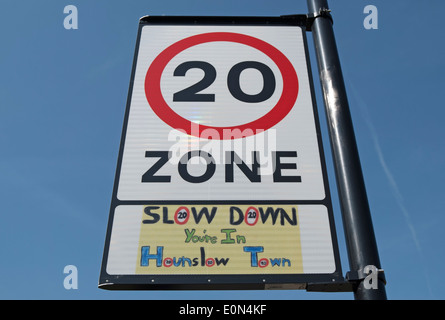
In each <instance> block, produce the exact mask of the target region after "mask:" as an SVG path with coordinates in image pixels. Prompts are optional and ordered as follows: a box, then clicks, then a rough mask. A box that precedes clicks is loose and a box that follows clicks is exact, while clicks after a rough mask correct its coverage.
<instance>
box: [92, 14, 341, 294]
mask: <svg viewBox="0 0 445 320" xmlns="http://www.w3.org/2000/svg"><path fill="white" fill-rule="evenodd" d="M306 22H307V17H306V15H302V16H292V17H272V18H268V17H251V18H246V17H144V18H141V20H140V25H139V33H138V40H137V45H136V50H135V58H134V64H133V70H132V76H131V82H130V89H129V95H128V101H127V109H126V113H125V120H124V127H123V133H122V140H121V147H120V151H119V159H118V165H117V170H116V178H115V186H114V189H113V196H112V203H111V208H110V218H109V224H108V230H107V236H106V241H105V249H104V257H103V263H102V269H101V275H100V280H99V287H100V288H104V289H173V290H177V289H276V288H278V289H286V288H289V289H292V288H293V289H304V288H307V287H308V284H317V283H320V284H326V283H329V284H333V283H339V284H341V283H344V279H343V276H342V272H341V267H340V260H339V254H338V247H337V239H336V232H335V227H334V220H333V214H332V205H331V199H330V192H329V188H328V181H327V174H326V166H325V162H324V154H323V148H322V143H321V135H320V128H319V123H318V114H317V108H316V106H315V100H314V93H313V86H312V78H311V72H310V67H309V66H310V63H309V58H308V53H307V48H306V35H305V31H306Z"/></svg>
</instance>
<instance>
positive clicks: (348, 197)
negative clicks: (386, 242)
mask: <svg viewBox="0 0 445 320" xmlns="http://www.w3.org/2000/svg"><path fill="white" fill-rule="evenodd" d="M307 4H308V9H309V15H310V16H312V17H315V19H314V21H313V24H312V33H313V38H314V44H315V50H316V53H317V62H318V71H319V75H320V81H321V86H322V90H323V95H324V104H325V109H326V114H327V121H328V128H329V136H330V142H331V148H332V154H333V158H334V167H335V175H336V180H337V188H338V193H339V197H340V206H341V210H342V218H343V226H344V231H345V237H346V245H347V249H348V258H349V266H350V268H351V273H352V274H355V275H358V276H357V277H355V280H357V284H356V286H354V298H355V299H356V300H374V299H375V300H377V299H382V300H385V299H386V290H385V282H384V277H383V275H381V276H379V278H378V279H379V280H378V283H377V289H374V288H369V289H367V288H365V283H364V280H365V276H366V275H364V268H365V267H366V266H375V267H376V268H378V269H381V266H380V259H379V254H378V250H377V243H376V239H375V234H374V228H373V225H372V219H371V212H370V209H369V204H368V197H367V194H366V189H365V183H364V179H363V173H362V168H361V165H360V158H359V154H358V150H357V144H356V140H355V134H354V129H353V125H352V119H351V114H350V111H349V104H348V98H347V95H346V89H345V84H344V80H343V75H342V71H341V67H340V59H339V57H338V51H337V45H336V43H335V37H334V32H333V28H332V18H331V15H330V13H329V12H330V10H329V7H328V3H327V0H307Z"/></svg>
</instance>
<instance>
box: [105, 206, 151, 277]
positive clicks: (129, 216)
mask: <svg viewBox="0 0 445 320" xmlns="http://www.w3.org/2000/svg"><path fill="white" fill-rule="evenodd" d="M142 212H143V208H142V206H118V207H116V210H115V213H114V220H113V228H112V231H111V240H110V250H109V251H108V252H109V253H108V263H107V273H108V274H110V275H113V274H134V273H135V270H136V260H137V250H138V243H139V234H140V229H141V219H142Z"/></svg>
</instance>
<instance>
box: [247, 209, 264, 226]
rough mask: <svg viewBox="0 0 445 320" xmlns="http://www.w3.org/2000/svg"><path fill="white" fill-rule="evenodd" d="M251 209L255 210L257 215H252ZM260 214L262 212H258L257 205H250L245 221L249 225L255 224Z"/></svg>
mask: <svg viewBox="0 0 445 320" xmlns="http://www.w3.org/2000/svg"><path fill="white" fill-rule="evenodd" d="M251 211H255V216H254V217H252V216H251V215H250V213H251ZM259 216H260V213H259V212H258V209H257V208H255V207H249V208H247V210H246V212H245V214H244V222H245V223H246V224H248V225H249V226H254V225H256V223H257V222H258V217H259Z"/></svg>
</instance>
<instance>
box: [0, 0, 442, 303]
mask: <svg viewBox="0 0 445 320" xmlns="http://www.w3.org/2000/svg"><path fill="white" fill-rule="evenodd" d="M70 4H72V5H75V6H76V7H77V9H78V29H77V30H66V29H65V28H64V26H63V20H64V18H65V16H66V15H65V14H64V13H63V9H64V7H65V6H66V5H70ZM369 4H372V5H375V6H376V7H377V9H378V29H377V30H367V29H365V28H364V26H363V20H364V19H365V17H366V14H364V13H363V9H364V7H365V6H366V5H369ZM330 7H331V9H332V14H333V18H334V31H335V34H336V40H337V45H338V48H339V54H340V58H341V63H342V68H343V73H344V77H345V83H346V87H347V92H348V98H349V103H350V107H351V113H352V118H353V122H354V127H355V133H356V139H357V144H358V148H359V152H360V157H361V162H362V167H363V173H364V177H365V182H366V188H367V192H368V198H369V203H370V207H371V212H372V216H373V222H374V228H375V233H376V238H377V243H378V247H379V252H380V259H381V263H382V267H383V269H384V270H385V273H386V278H387V281H388V284H387V294H388V298H390V299H444V298H445V286H444V281H443V279H442V277H441V276H440V275H438V273H440V271H441V270H442V269H443V268H445V250H443V243H444V240H445V238H444V232H443V225H445V217H444V215H443V212H444V208H445V197H443V194H442V193H443V190H444V187H443V181H444V180H445V173H444V170H443V168H444V167H445V160H444V159H445V144H444V143H443V137H444V133H445V129H444V126H443V118H444V116H445V111H444V108H443V103H441V101H443V99H442V96H441V94H442V93H443V86H444V85H445V78H444V76H443V71H444V69H445V63H444V60H443V57H444V56H445V44H444V43H443V41H441V39H442V31H443V30H444V27H443V23H442V12H443V11H444V10H445V3H443V2H442V1H439V0H428V1H423V2H419V1H414V0H410V1H408V0H405V1H402V0H398V1H381V0H379V1H378V0H366V1H363V0H356V1H352V0H348V1H346V0H337V1H333V0H331V1H330ZM426 8H429V9H428V10H426ZM431 8H433V10H431ZM306 12H307V7H306V1H290V0H276V1H263V0H243V1H233V0H225V1H213V0H212V1H208V0H207V1H203V0H188V1H179V0H165V1H157V2H155V1H136V0H134V1H104V0H88V1H86V0H85V1H68V0H67V1H65V2H64V1H60V0H57V1H55V0H45V1H31V0H28V1H23V0H20V1H10V0H7V1H3V3H2V10H1V13H0V33H1V38H2V48H1V50H0V66H1V68H0V70H1V72H0V155H1V156H0V174H1V179H0V200H1V206H2V210H1V213H0V257H1V258H0V272H1V274H2V277H1V278H0V299H245V298H249V299H352V298H353V296H352V294H351V293H311V292H306V291H280V290H278V291H248V292H245V291H212V292H204V291H185V292H175V291H173V292H167V291H160V292H150V291H139V292H129V291H120V292H110V291H104V290H100V289H98V288H97V283H98V278H99V271H100V265H101V260H102V251H103V245H104V240H105V234H106V226H107V221H108V213H109V206H110V201H111V195H112V188H113V183H114V174H115V168H116V162H117V156H118V151H119V142H120V136H121V128H122V123H123V118H124V111H125V105H126V99H127V92H128V85H129V80H130V72H131V66H132V61H133V54H134V46H135V42H136V35H137V28H138V19H139V18H140V17H141V16H144V15H223V16H231V15H236V16H244V15H246V16H279V15H287V14H295V13H300V14H304V13H306ZM425 12H427V17H426V20H425ZM308 43H309V51H310V54H311V61H312V69H313V73H314V84H315V91H316V99H317V103H318V107H319V111H320V121H321V127H322V134H323V141H324V148H325V153H326V160H327V166H328V174H329V180H330V186H331V193H332V198H333V206H334V216H335V222H336V227H337V236H338V239H339V248H340V255H341V261H342V268H343V272H346V271H348V270H349V265H348V260H347V252H346V247H345V241H344V235H343V228H342V221H341V214H340V208H339V203H338V195H337V192H336V187H335V176H334V173H333V166H332V159H331V157H330V148H329V142H328V136H327V130H326V120H325V116H324V110H323V103H322V95H321V91H320V85H319V81H318V74H317V66H316V60H315V56H314V49H313V42H312V35H311V34H310V33H308ZM66 265H75V266H76V267H77V268H78V272H79V274H78V285H79V287H78V289H77V290H66V289H65V288H64V286H63V280H64V277H65V275H64V274H63V269H64V267H65V266H66Z"/></svg>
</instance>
